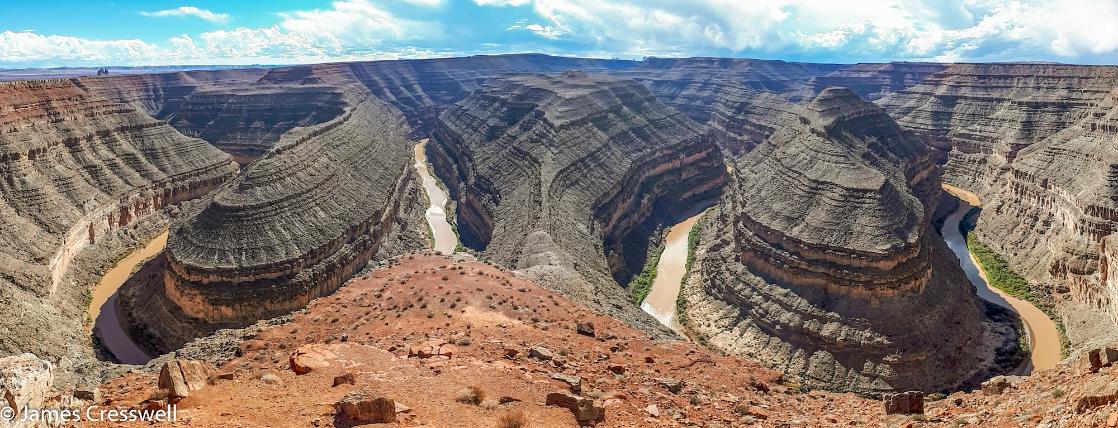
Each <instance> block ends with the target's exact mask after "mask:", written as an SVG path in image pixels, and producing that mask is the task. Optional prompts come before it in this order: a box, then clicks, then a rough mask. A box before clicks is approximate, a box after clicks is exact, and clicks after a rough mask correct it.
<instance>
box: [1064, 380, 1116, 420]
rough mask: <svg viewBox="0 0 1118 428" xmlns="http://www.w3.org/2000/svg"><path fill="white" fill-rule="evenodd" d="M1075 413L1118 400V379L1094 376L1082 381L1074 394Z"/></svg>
mask: <svg viewBox="0 0 1118 428" xmlns="http://www.w3.org/2000/svg"><path fill="white" fill-rule="evenodd" d="M1072 402H1073V403H1075V411H1076V412H1077V413H1085V412H1087V411H1088V410H1091V409H1094V408H1096V407H1102V406H1108V405H1110V404H1113V403H1115V402H1118V379H1113V378H1111V377H1109V376H1094V377H1092V378H1090V379H1087V381H1086V382H1083V383H1082V386H1081V387H1080V388H1079V392H1078V393H1077V394H1076V395H1075V396H1074V398H1073V399H1072Z"/></svg>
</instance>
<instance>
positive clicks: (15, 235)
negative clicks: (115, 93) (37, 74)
mask: <svg viewBox="0 0 1118 428" xmlns="http://www.w3.org/2000/svg"><path fill="white" fill-rule="evenodd" d="M235 172H236V166H235V165H234V164H233V163H232V162H231V161H230V158H229V156H227V155H225V154H224V153H222V152H221V151H219V150H216V149H214V148H213V147H212V146H210V145H208V144H206V142H205V141H202V140H199V139H196V138H189V137H186V136H184V135H183V134H181V133H179V132H178V131H176V130H175V129H174V128H172V127H170V126H168V125H167V123H166V122H162V121H159V120H156V119H154V118H152V117H151V116H149V115H147V114H145V113H143V112H141V111H138V110H136V109H135V108H133V107H132V106H130V105H126V104H120V103H116V102H112V101H109V100H106V99H104V98H101V97H99V96H97V95H95V94H94V93H91V92H90V91H89V90H87V89H86V88H85V87H84V86H83V84H82V82H81V81H80V80H77V79H62V80H49V81H34V82H12V83H4V84H0V177H2V178H3V179H2V181H0V196H2V197H0V242H3V245H2V246H0V247H2V248H0V282H11V283H12V284H13V285H14V286H16V287H20V288H23V289H26V290H31V291H33V292H34V293H36V294H40V295H48V294H51V293H53V292H54V291H55V289H56V288H57V287H58V285H59V281H60V279H61V278H62V276H63V275H64V274H65V272H66V270H67V269H68V267H69V264H70V262H71V261H72V259H73V257H74V256H75V255H76V254H77V253H78V251H80V250H81V249H82V248H84V247H86V246H87V245H89V244H91V243H94V242H96V241H98V239H100V238H101V237H102V236H104V235H105V234H106V233H107V232H109V231H111V230H115V229H117V228H120V227H123V226H127V225H129V224H132V223H134V222H136V221H138V220H139V219H142V218H143V217H145V216H148V215H150V214H152V213H154V212H157V211H159V210H160V209H162V208H163V207H166V206H168V205H172V204H177V203H179V202H182V201H184V200H188V199H193V198H196V197H199V196H202V195H204V194H205V193H207V192H208V191H210V190H212V189H214V188H216V187H217V186H218V185H220V184H221V183H222V182H223V181H225V180H227V179H228V178H230V177H231V176H232V175H233V174H234V173H235Z"/></svg>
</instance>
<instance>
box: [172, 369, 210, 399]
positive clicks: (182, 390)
mask: <svg viewBox="0 0 1118 428" xmlns="http://www.w3.org/2000/svg"><path fill="white" fill-rule="evenodd" d="M212 371H213V370H212V369H211V368H209V367H207V366H206V365H205V363H202V362H201V361H195V360H171V361H168V362H166V363H164V364H163V367H162V368H160V369H159V382H158V386H159V389H160V390H162V391H164V392H166V394H167V397H168V398H170V399H172V400H175V399H182V398H186V397H188V396H190V393H191V392H194V391H199V390H201V389H202V388H205V387H206V382H208V381H209V378H210V374H211V372H212Z"/></svg>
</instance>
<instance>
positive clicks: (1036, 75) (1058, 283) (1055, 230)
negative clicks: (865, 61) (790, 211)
mask: <svg viewBox="0 0 1118 428" xmlns="http://www.w3.org/2000/svg"><path fill="white" fill-rule="evenodd" d="M1115 87H1118V67H1086V66H1069V65H1047V64H1045V65H1034V64H1028V65H1026V64H1004V65H1002V64H999V65H989V64H987V65H982V64H978V65H952V66H950V67H949V68H947V69H946V70H944V71H943V72H941V73H938V74H936V75H934V76H933V77H930V78H928V79H927V80H926V81H925V82H924V84H921V85H918V86H916V87H913V88H909V89H906V90H902V91H898V92H897V93H895V94H893V95H891V96H889V97H886V98H884V99H882V100H880V102H879V103H880V104H881V105H883V106H885V107H886V108H887V109H889V110H890V112H891V114H893V115H894V116H895V117H897V118H898V122H899V123H901V124H902V125H904V126H906V127H908V128H910V129H913V130H914V132H916V133H918V134H919V135H921V136H923V137H924V138H925V139H927V140H928V141H929V142H930V144H931V145H932V146H934V147H936V148H938V149H941V150H943V151H944V153H949V158H948V159H947V161H946V166H945V171H946V181H948V182H949V183H951V184H954V185H956V186H959V187H962V188H965V189H967V190H971V191H973V192H975V193H977V194H978V195H979V196H980V197H981V198H982V200H983V205H984V208H985V209H984V210H983V212H982V215H981V218H980V221H979V222H978V227H977V229H976V233H977V234H978V237H979V239H980V240H982V241H983V242H984V243H986V244H987V245H989V246H991V247H992V248H994V249H995V250H996V251H997V252H998V253H999V254H1001V255H1003V256H1004V257H1006V259H1007V260H1008V261H1009V262H1010V265H1011V266H1012V267H1013V268H1014V269H1015V270H1017V271H1018V272H1020V273H1022V274H1023V275H1024V276H1025V277H1026V278H1027V279H1028V280H1029V281H1030V282H1031V283H1032V284H1034V285H1035V286H1036V287H1037V288H1036V292H1037V293H1039V294H1041V295H1042V296H1044V295H1047V296H1045V297H1044V298H1046V299H1051V300H1052V301H1053V302H1055V303H1057V306H1058V312H1060V313H1061V317H1062V318H1063V321H1065V324H1066V326H1067V329H1068V336H1069V338H1070V339H1071V340H1072V345H1073V347H1074V348H1079V347H1081V346H1084V345H1085V344H1095V345H1102V344H1105V343H1106V342H1108V341H1111V340H1114V339H1118V333H1115V331H1114V329H1113V324H1112V323H1109V322H1103V323H1100V320H1103V321H1105V320H1108V319H1110V318H1111V317H1112V316H1113V315H1112V314H1113V309H1111V307H1110V306H1111V305H1110V304H1109V303H1108V300H1109V299H1108V297H1107V296H1108V293H1107V291H1106V290H1107V288H1106V284H1105V279H1104V278H1103V276H1104V275H1103V274H1102V269H1103V268H1102V264H1103V263H1104V262H1103V259H1104V255H1103V251H1102V250H1103V247H1102V245H1101V243H1102V242H1103V240H1104V238H1105V237H1106V236H1108V235H1111V234H1112V233H1113V232H1114V230H1115V229H1116V227H1115V226H1116V224H1118V223H1116V222H1118V216H1116V213H1118V188H1116V187H1115V186H1116V184H1115V180H1114V179H1113V176H1114V175H1115V174H1114V168H1115V164H1116V163H1118V161H1116V159H1118V158H1116V156H1118V155H1116V153H1118V151H1116V150H1115V149H1114V147H1113V141H1114V138H1115V135H1116V127H1118V125H1116V121H1115V119H1114V117H1115V113H1114V110H1115V93H1114V92H1113V91H1114V88H1115ZM1063 296H1066V299H1064V297H1063ZM1061 302H1063V303H1061ZM1073 351H1074V349H1073Z"/></svg>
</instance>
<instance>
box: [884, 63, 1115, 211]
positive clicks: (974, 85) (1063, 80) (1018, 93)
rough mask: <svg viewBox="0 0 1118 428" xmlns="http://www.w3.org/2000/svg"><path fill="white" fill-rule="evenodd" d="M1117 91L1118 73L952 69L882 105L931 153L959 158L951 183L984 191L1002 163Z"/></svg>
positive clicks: (1017, 67) (1023, 67) (1053, 67)
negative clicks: (1113, 90) (1112, 91)
mask: <svg viewBox="0 0 1118 428" xmlns="http://www.w3.org/2000/svg"><path fill="white" fill-rule="evenodd" d="M1115 86H1118V67H1087V66H1076V65H1060V64H953V65H951V66H949V67H947V68H946V69H944V70H943V71H941V72H939V73H936V74H934V75H932V76H929V77H927V78H926V79H924V82H923V83H921V84H919V85H916V86H914V87H911V88H908V89H903V90H899V91H896V92H895V93H893V94H891V95H889V96H886V97H884V98H882V99H880V100H878V104H880V105H881V106H883V107H885V108H886V109H887V110H888V111H889V113H890V115H892V116H893V117H894V118H896V120H897V123H899V124H900V125H901V126H904V127H905V128H907V129H909V130H911V131H913V132H914V133H916V134H917V135H919V136H921V137H923V138H924V139H925V140H927V142H928V144H929V145H931V146H932V147H934V148H936V149H938V150H941V151H944V152H947V151H955V152H957V153H954V154H952V155H951V162H950V163H948V165H947V166H946V170H945V172H946V176H947V179H948V181H949V182H951V183H953V184H959V185H967V186H963V187H966V188H968V189H971V190H974V191H979V192H981V191H984V190H985V189H984V187H985V186H986V185H987V184H988V183H990V182H991V181H992V180H993V175H994V174H995V173H996V172H997V169H998V168H999V167H1000V166H1001V165H1002V164H1003V163H1007V162H1012V161H1013V159H1014V158H1015V157H1016V156H1017V153H1018V152H1019V151H1020V150H1021V149H1023V148H1025V147H1026V146H1028V145H1030V144H1032V143H1035V142H1038V141H1041V140H1043V139H1045V138H1047V137H1048V136H1051V135H1052V134H1055V133H1056V132H1059V131H1060V130H1062V129H1065V128H1067V127H1069V126H1071V125H1073V124H1075V123H1076V122H1077V121H1079V120H1080V119H1081V118H1083V116H1084V114H1085V113H1086V112H1087V110H1089V109H1090V108H1091V106H1092V105H1093V104H1094V103H1095V102H1097V101H1099V100H1101V99H1102V98H1104V97H1105V96H1106V94H1107V93H1108V92H1110V89H1111V88H1113V87H1115ZM944 159H945V160H946V157H944ZM980 195H981V193H980Z"/></svg>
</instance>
